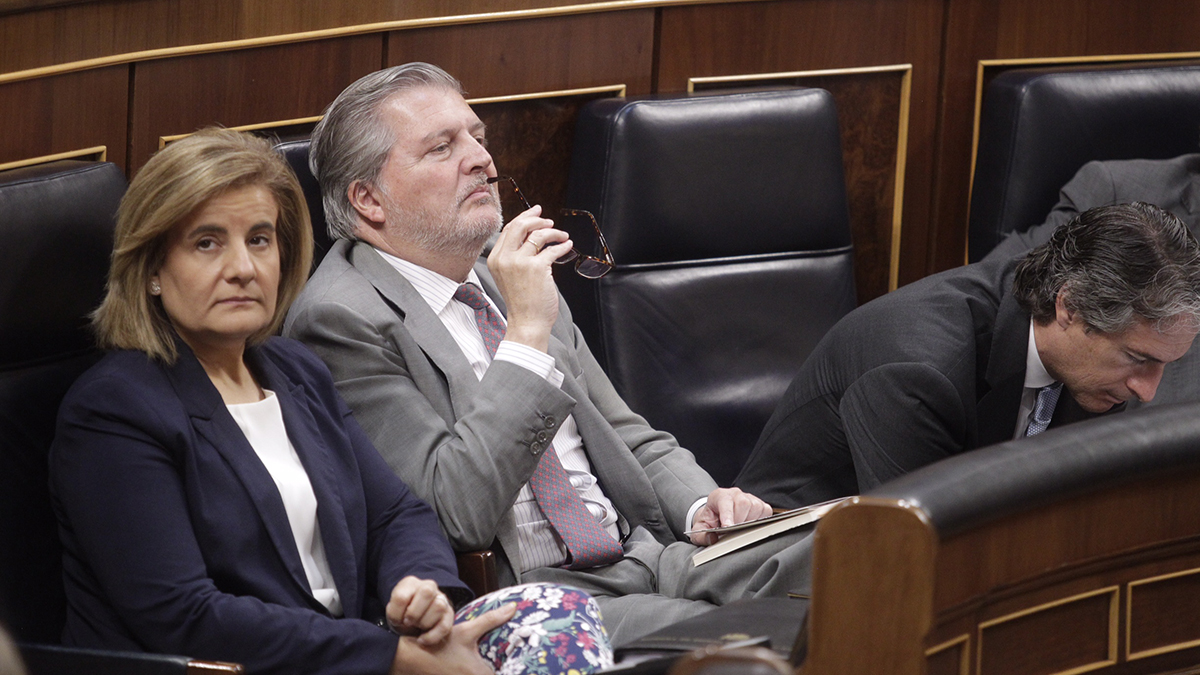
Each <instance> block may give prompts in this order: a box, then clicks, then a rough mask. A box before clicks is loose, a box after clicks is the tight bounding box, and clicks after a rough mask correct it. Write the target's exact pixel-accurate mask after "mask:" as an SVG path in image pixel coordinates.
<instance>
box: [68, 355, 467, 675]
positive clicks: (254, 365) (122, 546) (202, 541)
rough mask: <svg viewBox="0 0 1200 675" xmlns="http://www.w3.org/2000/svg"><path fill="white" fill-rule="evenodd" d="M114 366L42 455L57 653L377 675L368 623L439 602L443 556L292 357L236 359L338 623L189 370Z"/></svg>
mask: <svg viewBox="0 0 1200 675" xmlns="http://www.w3.org/2000/svg"><path fill="white" fill-rule="evenodd" d="M180 347H181V354H180V357H179V360H178V361H177V362H176V364H175V365H174V366H166V365H163V364H161V363H159V362H156V361H152V360H151V359H150V358H148V357H147V356H146V355H145V354H143V353H141V352H131V351H123V352H115V353H111V354H109V355H107V356H106V357H105V358H104V359H103V360H102V361H101V362H100V363H98V364H97V365H96V366H95V367H93V368H92V369H91V370H89V371H88V372H87V373H85V374H84V375H83V376H82V377H81V378H80V379H79V381H78V382H76V384H75V386H74V387H73V388H72V389H71V391H70V392H69V393H68V394H67V397H66V399H65V400H64V402H63V404H62V408H61V410H60V412H59V420H58V429H57V436H56V438H55V441H54V445H53V447H52V448H51V451H50V478H51V490H52V493H53V496H54V500H55V508H56V510H57V513H58V516H59V523H60V530H61V535H62V541H63V545H64V549H65V551H64V560H63V563H64V577H65V582H66V591H67V598H68V603H69V607H68V618H67V625H66V629H65V631H64V640H65V642H66V643H67V644H71V645H77V646H85V647H98V648H106V649H125V650H136V651H143V650H144V651H152V652H167V653H178V654H186V655H188V656H191V657H196V658H207V659H217V660H225V661H236V662H240V663H243V664H245V665H246V666H247V669H248V671H249V672H255V673H257V672H279V673H299V672H320V673H384V672H387V669H388V667H389V666H390V664H391V662H392V659H393V657H394V654H395V650H396V644H397V638H396V637H395V636H394V635H392V634H391V633H389V632H388V631H387V630H385V629H383V628H380V627H379V626H377V625H376V624H375V623H373V621H374V620H376V619H377V618H379V617H381V616H382V609H383V607H384V606H385V605H386V602H387V598H388V595H389V593H390V592H391V589H392V587H393V586H394V585H395V584H396V582H398V581H399V580H400V579H401V578H402V577H403V576H405V575H408V574H412V575H415V576H418V577H422V578H427V579H433V580H435V581H437V582H438V583H439V584H440V585H442V586H443V587H445V588H447V589H449V590H450V591H451V592H452V593H457V594H465V593H467V591H466V590H465V589H464V588H463V587H462V585H461V583H460V582H459V581H458V579H457V578H456V574H455V562H454V558H453V554H452V553H451V551H450V547H449V545H448V544H447V542H446V540H445V539H444V538H443V536H442V535H441V533H440V532H439V531H438V525H437V519H436V517H435V515H434V514H433V511H432V510H431V509H430V508H429V506H428V505H427V504H425V503H424V502H422V501H421V500H419V499H418V498H416V497H415V496H413V495H412V494H411V493H410V492H409V491H408V489H407V488H406V487H405V485H404V484H403V483H402V482H401V481H400V480H399V479H398V478H396V476H395V475H394V474H393V473H392V472H391V471H390V470H389V469H388V467H387V465H386V464H385V463H384V462H383V460H382V459H381V458H380V457H379V455H378V454H377V453H376V452H375V450H374V448H373V447H372V445H371V443H370V441H369V440H368V439H367V437H366V435H365V434H364V433H363V431H362V430H361V429H360V428H359V426H358V424H357V423H356V422H355V421H354V419H353V417H352V416H351V415H350V412H349V410H348V408H347V407H346V405H345V404H344V403H343V402H342V401H341V399H340V398H339V397H338V395H337V393H336V391H335V390H334V387H333V382H332V380H331V379H330V376H329V372H328V371H327V370H326V368H325V366H324V364H322V363H321V362H320V361H319V360H318V359H317V358H316V357H315V356H314V355H313V354H312V353H310V352H309V351H308V350H307V349H305V348H304V347H303V346H301V345H300V344H298V343H296V342H292V341H289V340H283V339H280V338H272V339H270V340H269V341H268V342H267V343H266V344H264V345H262V346H260V347H257V348H251V349H248V350H247V353H246V360H247V363H248V365H249V366H250V368H251V370H252V371H253V372H254V373H255V376H256V377H257V378H258V380H259V383H260V384H261V385H262V386H263V387H264V388H266V389H271V390H273V391H274V392H275V394H276V395H277V396H278V397H279V403H280V406H281V408H282V410H283V418H284V423H285V425H286V427H287V431H288V437H289V439H290V440H291V441H292V444H293V445H294V446H295V448H296V452H297V454H298V455H299V457H300V460H301V462H302V463H303V465H304V468H305V470H306V471H307V473H308V477H309V479H310V480H311V482H312V487H313V492H314V493H315V494H316V498H317V503H318V508H317V519H318V522H319V524H320V531H321V536H322V540H323V542H324V545H325V552H326V555H327V557H328V559H329V566H330V568H331V571H332V574H333V577H334V580H335V583H336V586H337V589H338V593H339V595H340V597H341V601H342V605H343V608H344V614H345V617H346V618H342V619H335V618H333V617H332V616H330V615H329V613H328V612H327V611H326V610H325V608H324V607H323V606H322V605H321V604H320V603H318V602H317V601H316V600H315V599H314V598H313V597H312V594H311V591H310V589H309V586H308V581H307V578H306V577H305V574H304V570H303V568H302V567H301V563H300V557H299V553H298V552H297V549H296V544H295V540H294V538H293V535H292V531H291V528H290V526H289V524H288V520H287V514H286V512H285V511H284V507H283V502H282V500H281V498H280V496H279V492H278V490H277V489H276V487H275V484H274V481H273V480H272V478H271V476H270V474H269V473H268V472H267V469H266V468H265V467H264V466H263V464H262V462H261V461H259V459H258V456H257V455H256V454H255V453H254V450H253V448H252V447H251V446H250V444H249V442H248V441H247V440H246V437H245V436H244V435H243V433H242V431H241V429H240V428H239V427H238V426H237V423H236V422H235V421H234V420H233V418H232V416H230V414H229V411H228V410H227V409H226V407H225V405H224V402H223V401H222V399H221V396H220V394H219V393H218V392H217V390H216V388H215V387H214V386H213V384H212V382H211V381H210V380H209V378H208V376H207V375H206V374H205V372H204V370H203V368H202V367H201V366H200V363H199V362H198V361H197V360H196V358H195V357H194V356H193V355H192V353H191V351H190V350H188V349H187V347H186V345H183V344H182V343H180Z"/></svg>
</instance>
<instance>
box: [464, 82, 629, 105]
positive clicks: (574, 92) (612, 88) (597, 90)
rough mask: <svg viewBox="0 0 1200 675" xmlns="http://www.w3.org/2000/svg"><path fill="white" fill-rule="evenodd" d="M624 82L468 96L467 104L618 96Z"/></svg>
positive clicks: (621, 94) (623, 91)
mask: <svg viewBox="0 0 1200 675" xmlns="http://www.w3.org/2000/svg"><path fill="white" fill-rule="evenodd" d="M625 89H626V87H625V85H624V84H609V85H605V86H602V87H583V88H580V89H557V90H555V91H536V92H533V93H529V94H506V95H504V96H487V97H484V98H469V99H467V103H468V104H469V105H476V104H486V103H508V102H510V101H528V100H532V99H537V98H558V97H561V96H586V95H588V94H604V93H609V92H612V93H613V94H614V95H615V96H616V97H618V98H620V97H622V96H624V95H625Z"/></svg>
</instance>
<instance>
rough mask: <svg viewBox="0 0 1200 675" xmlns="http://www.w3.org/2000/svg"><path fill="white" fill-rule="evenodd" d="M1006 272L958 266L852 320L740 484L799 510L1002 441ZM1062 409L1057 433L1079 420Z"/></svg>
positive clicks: (1008, 353) (810, 364) (1015, 363)
mask: <svg viewBox="0 0 1200 675" xmlns="http://www.w3.org/2000/svg"><path fill="white" fill-rule="evenodd" d="M1014 268H1015V262H1013V261H1003V260H1001V261H991V262H987V263H978V264H975V265H969V266H967V267H960V268H958V269H955V270H950V271H948V272H943V273H941V274H937V275H934V276H931V277H926V278H925V279H922V280H920V281H918V282H915V283H913V284H910V285H908V286H905V287H903V288H901V289H899V290H897V291H895V292H893V293H889V294H888V295H885V296H883V297H881V298H878V299H876V300H873V301H871V302H869V303H867V304H866V305H863V306H862V307H860V308H858V309H856V310H855V311H853V312H851V313H850V314H848V315H847V316H846V317H845V318H843V319H842V320H841V321H840V322H838V324H837V325H836V326H834V327H833V328H832V329H831V330H830V331H829V333H828V334H827V335H826V336H825V338H824V339H823V340H822V341H821V342H820V344H818V345H817V348H816V349H815V350H814V351H813V353H812V354H811V355H810V356H809V358H808V360H807V361H806V362H805V363H804V366H803V367H802V368H801V369H800V373H799V374H798V375H797V376H796V379H795V380H793V382H792V384H791V386H790V387H789V388H788V390H787V391H786V392H785V393H784V395H783V398H782V399H781V400H780V403H779V406H778V407H777V408H776V409H775V413H774V414H773V415H772V416H771V419H770V420H768V422H767V425H766V427H765V428H764V429H763V433H762V436H761V437H760V438H759V441H758V444H757V445H756V446H755V448H754V451H753V453H752V454H751V455H750V458H749V460H747V463H746V465H745V467H744V468H743V469H742V472H741V474H740V475H739V476H738V478H737V480H736V484H737V485H738V486H739V487H741V488H742V489H743V490H746V491H748V492H753V493H754V494H757V495H759V496H761V497H762V498H763V499H765V500H766V501H768V502H769V503H771V504H772V505H774V506H781V507H795V506H802V505H805V504H812V503H816V502H820V501H824V500H827V499H832V498H834V497H841V496H844V495H850V494H856V493H859V492H865V491H867V490H870V489H871V488H873V487H875V486H877V485H879V484H881V483H884V482H886V481H888V480H890V479H892V478H895V477H897V476H900V475H902V474H904V473H907V472H909V471H912V470H913V469H916V468H918V467H921V466H924V465H926V464H930V463H932V462H935V461H937V460H939V459H942V458H944V457H949V456H950V455H953V454H956V453H959V452H962V451H964V450H970V449H972V448H977V447H981V446H985V445H990V444H992V443H997V442H1000V441H1005V440H1010V439H1011V438H1012V435H1013V430H1014V427H1015V426H1016V422H1017V412H1018V410H1019V408H1020V403H1021V393H1022V391H1023V389H1024V385H1025V356H1026V351H1027V346H1028V340H1029V314H1028V313H1026V312H1025V311H1023V310H1022V309H1021V308H1020V307H1019V306H1018V305H1017V302H1016V300H1015V299H1014V298H1013V296H1012V293H1011V292H1010V291H1011V288H1012V280H1013V271H1014ZM1063 401H1064V402H1060V404H1059V406H1058V408H1056V410H1055V424H1061V423H1064V422H1066V421H1067V418H1071V419H1078V418H1080V417H1081V416H1083V413H1082V409H1080V408H1079V407H1078V405H1077V404H1075V403H1074V401H1073V400H1071V399H1070V397H1069V396H1065V397H1063Z"/></svg>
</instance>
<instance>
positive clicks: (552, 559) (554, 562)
mask: <svg viewBox="0 0 1200 675" xmlns="http://www.w3.org/2000/svg"><path fill="white" fill-rule="evenodd" d="M376 250H377V251H378V249H376ZM379 254H380V255H381V256H383V259H384V260H386V261H388V263H390V264H391V265H392V267H394V268H396V271H398V272H399V273H400V274H401V275H403V276H404V278H405V279H407V280H408V281H409V283H411V284H412V285H413V288H415V289H416V291H417V293H418V294H420V296H421V297H422V298H424V299H425V302H427V303H429V307H430V309H432V310H433V312H434V314H437V316H438V318H439V319H441V321H442V324H443V325H445V326H446V330H448V331H449V332H450V336H451V337H453V338H454V342H455V343H456V344H457V345H458V348H459V349H460V350H462V353H463V356H465V357H467V361H468V362H470V364H471V368H472V370H474V372H475V376H476V377H478V378H479V379H481V380H482V379H483V374H484V373H485V372H487V369H488V366H489V365H491V362H492V357H491V356H489V355H488V352H487V348H486V347H484V344H483V337H482V336H481V335H480V334H479V327H478V325H477V324H476V323H475V310H473V309H471V308H470V307H468V306H467V305H465V304H463V303H461V302H458V301H456V300H454V293H455V291H457V290H458V286H459V284H458V282H456V281H454V280H453V279H450V278H448V277H444V276H442V275H440V274H438V273H437V272H433V271H431V270H428V269H425V268H424V267H421V266H420V265H416V264H413V263H411V262H408V261H407V260H403V259H401V258H397V257H395V256H392V255H389V254H387V253H385V252H383V251H379ZM467 281H468V282H471V283H473V284H475V285H476V286H479V288H480V289H481V290H482V289H483V284H481V283H479V277H478V275H476V274H475V270H471V272H470V274H468V275H467ZM484 294H485V296H486V291H485V292H484ZM488 302H489V303H491V304H492V308H493V309H494V310H496V315H497V316H498V317H500V320H501V321H504V320H505V319H504V317H503V316H502V315H501V314H500V311H499V310H498V309H496V307H495V304H494V303H492V300H491V298H488ZM495 360H497V361H508V362H511V363H514V364H516V365H519V366H521V367H523V368H526V369H528V370H530V371H532V372H534V373H536V374H537V375H538V376H540V377H542V378H544V379H545V380H546V381H547V382H550V383H551V384H553V385H554V386H556V387H561V386H562V383H563V374H562V372H561V371H560V370H558V368H556V367H555V366H554V357H553V356H550V355H549V354H546V353H544V352H541V351H538V350H537V349H534V348H533V347H530V346H528V345H522V344H518V343H516V342H511V341H509V340H503V341H501V342H500V346H499V347H498V348H497V349H496V357H495ZM551 447H553V448H554V451H555V452H556V453H558V459H559V461H560V462H562V465H563V468H564V469H566V472H567V479H568V480H569V481H570V482H571V486H572V487H574V488H575V490H576V491H578V492H579V496H580V497H581V498H582V499H583V503H584V505H585V506H587V509H588V511H589V512H590V513H591V514H592V515H593V516H594V517H595V518H596V520H597V521H598V522H599V523H600V525H601V527H603V528H604V529H605V531H607V532H608V533H609V534H610V535H612V538H613V539H616V540H620V538H621V533H620V529H619V528H618V527H617V509H616V507H614V506H613V503H612V501H610V500H609V499H608V497H606V496H605V495H604V492H603V491H602V490H601V489H600V484H599V483H598V482H597V480H596V476H595V475H594V474H593V473H592V467H591V464H590V463H589V462H588V458H587V454H586V453H585V452H584V449H583V439H582V438H581V437H580V436H579V428H578V427H577V426H576V425H575V418H574V417H573V416H570V415H568V416H567V418H566V419H565V420H563V423H562V425H561V426H560V427H559V429H558V432H557V433H556V434H555V436H554V439H553V441H552V444H551ZM513 516H514V517H515V519H516V523H517V541H518V545H519V546H520V547H521V562H522V569H521V571H522V572H526V571H528V570H531V569H536V568H538V567H557V566H561V565H562V564H564V563H565V562H566V560H567V549H566V546H565V545H564V544H563V542H562V539H560V538H559V536H558V533H556V532H555V531H554V528H553V527H552V526H551V525H550V521H548V520H547V519H546V516H545V514H543V513H542V510H541V508H539V507H538V504H537V501H536V500H535V499H534V496H533V490H531V489H530V487H529V484H528V483H526V484H525V485H524V486H522V488H521V491H520V492H519V493H518V494H517V501H516V503H514V504H513Z"/></svg>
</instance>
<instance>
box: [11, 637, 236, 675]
mask: <svg viewBox="0 0 1200 675" xmlns="http://www.w3.org/2000/svg"><path fill="white" fill-rule="evenodd" d="M19 646H20V650H21V656H22V657H23V658H24V660H25V667H26V669H27V670H28V672H29V675H68V674H71V673H94V674H97V675H111V674H114V673H142V674H143V675H242V674H243V673H245V672H246V670H245V668H243V667H242V665H241V664H238V663H222V662H219V661H198V660H195V659H189V658H187V657H185V656H171V655H169V654H146V653H141V652H136V653H135V652H116V651H107V650H100V649H78V648H74V647H62V646H59V645H45V644H22V645H19Z"/></svg>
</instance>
